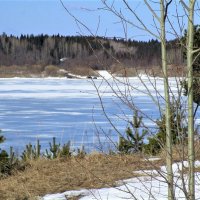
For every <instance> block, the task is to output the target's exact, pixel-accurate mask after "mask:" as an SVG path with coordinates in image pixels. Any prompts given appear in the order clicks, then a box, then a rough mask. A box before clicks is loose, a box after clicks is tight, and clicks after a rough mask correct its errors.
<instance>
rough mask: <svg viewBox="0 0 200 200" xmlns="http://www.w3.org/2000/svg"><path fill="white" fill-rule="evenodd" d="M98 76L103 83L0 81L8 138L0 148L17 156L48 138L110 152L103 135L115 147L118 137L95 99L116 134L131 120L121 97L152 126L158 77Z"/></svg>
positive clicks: (2, 124) (1, 119)
mask: <svg viewBox="0 0 200 200" xmlns="http://www.w3.org/2000/svg"><path fill="white" fill-rule="evenodd" d="M100 74H101V75H102V76H103V77H104V78H105V79H104V78H102V77H101V78H99V79H93V80H88V79H66V78H46V79H45V78H11V79H9V78H3V79H0V129H2V131H3V134H4V135H5V137H6V138H7V140H6V142H5V143H3V144H1V147H2V148H6V149H8V148H9V147H10V146H13V147H14V148H15V149H16V150H18V151H21V150H22V149H23V148H24V146H25V145H26V144H27V143H29V142H32V143H33V144H34V143H35V142H36V139H37V138H39V139H40V140H41V142H42V147H43V148H46V147H47V146H48V143H49V139H50V138H51V137H56V138H57V141H58V142H60V143H65V142H67V141H68V140H71V141H72V145H73V147H74V148H76V147H79V145H81V144H83V145H85V146H86V150H89V149H87V148H93V147H94V146H95V148H96V145H97V144H96V143H97V142H98V138H101V139H102V143H103V144H105V145H108V148H110V146H109V141H110V140H109V139H108V137H107V136H108V135H109V137H111V139H112V140H113V141H115V142H116V141H118V135H117V134H116V132H115V131H114V129H113V127H112V126H111V125H110V124H109V123H108V121H107V119H106V117H105V116H104V114H103V112H102V107H101V103H100V100H99V96H100V97H101V99H102V103H103V105H104V109H105V111H106V113H107V114H108V117H109V118H110V119H111V121H112V122H113V123H114V125H115V126H116V127H117V128H118V129H119V131H120V132H122V133H124V130H125V128H126V126H127V120H131V118H132V115H133V110H132V109H131V107H130V106H129V105H128V104H127V105H126V104H125V103H124V102H123V100H124V98H127V100H129V102H132V101H133V102H134V103H135V105H136V106H137V107H138V108H139V109H141V111H142V113H143V114H144V117H143V120H144V122H145V123H146V125H147V126H148V127H154V126H155V123H154V122H153V121H152V120H151V119H153V120H155V119H158V118H160V114H159V107H158V106H157V104H155V101H159V103H160V104H161V106H162V105H163V102H164V101H163V98H162V96H163V80H162V78H152V77H151V78H149V77H148V76H146V75H141V76H139V77H133V78H129V79H124V78H117V79H114V80H113V78H111V75H110V74H109V73H108V72H106V71H101V72H100ZM107 79H109V80H108V82H107V81H106V80H107ZM169 83H170V91H172V92H173V95H177V87H176V86H177V80H176V79H175V78H170V81H169ZM155 87H156V88H157V91H156V90H155ZM96 89H98V92H99V96H98V92H97V90H96ZM126 103H127V102H126ZM145 116H148V118H147V117H145ZM150 118H151V119H150ZM95 124H96V125H97V126H95ZM96 127H97V129H96ZM102 128H103V130H104V131H103V132H104V133H102V130H101V129H102ZM99 134H100V136H99ZM34 136H35V137H34ZM47 136H48V137H47ZM97 136H98V137H97Z"/></svg>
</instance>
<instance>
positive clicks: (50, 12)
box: [0, 0, 180, 41]
mask: <svg viewBox="0 0 200 200" xmlns="http://www.w3.org/2000/svg"><path fill="white" fill-rule="evenodd" d="M128 2H129V4H130V6H131V8H132V9H133V10H134V11H136V13H137V14H138V16H139V17H140V18H141V19H142V21H143V22H144V23H145V24H146V25H147V26H148V28H149V29H150V30H153V31H154V32H155V33H156V34H157V31H156V29H155V24H154V20H153V18H152V15H151V13H150V12H149V11H148V9H147V7H146V6H145V5H144V3H143V2H142V1H141V0H128ZM63 3H64V6H65V7H66V8H67V9H68V10H69V11H70V13H71V15H70V14H69V13H68V12H67V11H66V10H65V8H64V7H63V6H62V4H61V2H60V0H40V1H39V0H0V34H2V33H3V32H5V33H6V34H8V35H10V34H12V35H16V36H20V35H21V34H29V35H30V34H34V35H38V34H48V35H53V34H60V35H65V36H69V35H98V36H105V37H119V38H127V39H134V40H144V41H146V40H149V39H152V38H153V39H155V37H153V36H152V35H149V34H148V33H147V32H145V31H141V30H140V29H138V28H137V27H135V26H132V25H125V24H123V23H122V22H121V20H120V19H119V18H118V17H116V15H114V14H113V13H111V12H110V11H108V10H106V9H105V6H103V5H102V2H101V0H63ZM108 3H109V5H110V3H111V1H108ZM114 6H115V8H116V10H117V11H118V12H120V11H121V12H122V13H123V15H124V16H125V17H126V18H127V19H128V20H129V21H131V22H133V23H134V24H136V25H138V24H137V23H138V22H137V20H136V19H135V18H134V16H133V14H132V13H131V12H130V11H129V12H128V11H127V10H128V9H127V7H126V6H125V5H124V4H123V3H122V1H121V0H116V1H115V3H114ZM156 7H157V5H156V4H155V5H153V8H154V10H158V8H156ZM179 7H180V6H179ZM170 9H171V10H172V11H171V12H174V11H175V7H174V6H172V8H170ZM73 16H74V17H76V18H77V19H78V20H79V21H80V22H81V23H83V24H84V26H82V24H80V23H76V21H75V19H74V18H73ZM174 21H175V19H172V23H173V24H176V23H174ZM168 26H169V25H168ZM174 26H175V27H176V26H177V24H176V25H174ZM86 27H87V28H86ZM124 30H125V31H124ZM167 37H168V38H169V39H171V38H173V35H172V34H171V35H170V34H168V35H167Z"/></svg>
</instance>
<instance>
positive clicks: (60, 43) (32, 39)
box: [0, 34, 183, 73]
mask: <svg viewBox="0 0 200 200" xmlns="http://www.w3.org/2000/svg"><path fill="white" fill-rule="evenodd" d="M167 51H168V59H167V60H168V64H170V65H175V66H182V64H183V59H182V52H181V48H180V47H179V45H178V43H177V42H176V41H171V42H168V48H167ZM160 57H161V56H160V43H159V42H158V41H157V40H150V41H148V42H144V41H142V42H141V41H134V40H128V41H125V40H122V39H117V38H113V39H108V38H103V37H89V36H88V37H83V36H71V37H69V36H66V37H64V36H60V35H53V36H48V35H38V36H34V35H21V36H20V37H16V36H12V35H10V36H8V35H6V34H2V35H1V36H0V66H1V67H2V66H4V71H6V69H5V67H6V66H26V67H27V66H28V67H29V69H30V68H31V70H32V71H33V72H35V73H40V72H41V71H43V70H44V67H45V66H47V65H55V66H58V67H62V68H64V69H66V70H71V69H74V68H76V69H78V70H76V71H77V73H81V71H85V70H86V68H92V69H95V70H96V69H112V70H115V69H116V68H118V67H119V66H122V65H123V67H124V66H125V67H137V68H143V69H149V68H152V67H159V66H160ZM36 65H37V67H36V68H33V67H31V66H36ZM38 66H39V67H38ZM80 68H81V70H80ZM83 68H84V70H82V69H83ZM24 71H26V69H24ZM1 72H2V70H1ZM22 73H23V72H22Z"/></svg>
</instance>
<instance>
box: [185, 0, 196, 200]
mask: <svg viewBox="0 0 200 200" xmlns="http://www.w3.org/2000/svg"><path fill="white" fill-rule="evenodd" d="M194 5H195V0H190V1H189V15H188V34H187V69H188V162H189V182H188V184H189V185H188V188H189V199H190V200H194V199H195V180H194V117H193V114H194V111H193V67H192V62H193V40H194V27H193V25H194V24H193V22H194Z"/></svg>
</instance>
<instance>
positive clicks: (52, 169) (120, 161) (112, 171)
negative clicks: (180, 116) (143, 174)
mask: <svg viewBox="0 0 200 200" xmlns="http://www.w3.org/2000/svg"><path fill="white" fill-rule="evenodd" d="M30 164H31V165H30V167H29V168H27V169H26V170H25V171H24V172H17V173H16V174H15V175H13V176H11V177H8V178H6V179H3V180H1V181H0V199H4V200H6V199H7V200H17V199H24V198H25V197H26V198H27V199H33V198H34V197H35V196H42V195H45V194H47V193H57V192H64V191H66V190H73V189H80V188H100V187H109V186H113V185H115V181H117V180H121V179H126V178H130V177H134V176H137V174H134V173H133V171H135V170H144V169H155V168H156V167H158V166H160V165H163V164H164V163H163V161H162V160H160V161H154V162H153V165H152V162H148V161H145V160H144V159H143V158H141V157H140V156H137V155H132V156H131V155H126V156H125V155H124V156H122V155H109V156H107V155H101V154H95V155H88V156H86V157H85V158H70V159H59V160H45V159H41V160H38V161H34V162H31V163H30Z"/></svg>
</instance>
